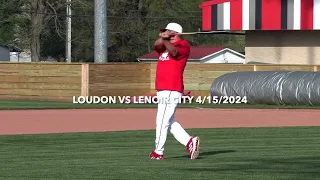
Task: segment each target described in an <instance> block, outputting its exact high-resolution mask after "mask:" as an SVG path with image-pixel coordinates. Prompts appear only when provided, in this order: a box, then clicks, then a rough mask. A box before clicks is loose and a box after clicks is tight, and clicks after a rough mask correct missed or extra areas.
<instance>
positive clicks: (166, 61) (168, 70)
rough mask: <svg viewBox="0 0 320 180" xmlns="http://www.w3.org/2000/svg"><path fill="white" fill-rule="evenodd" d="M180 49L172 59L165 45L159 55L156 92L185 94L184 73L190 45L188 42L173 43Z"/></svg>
mask: <svg viewBox="0 0 320 180" xmlns="http://www.w3.org/2000/svg"><path fill="white" fill-rule="evenodd" d="M173 45H174V46H175V47H176V48H177V49H178V55H177V56H176V57H172V56H171V55H170V53H169V52H168V51H167V50H166V48H165V46H164V45H163V46H162V48H161V49H160V50H157V49H155V51H157V52H158V53H159V58H158V64H157V71H156V82H155V88H156V90H158V91H160V90H170V91H178V92H181V93H183V91H184V83H183V72H184V69H185V66H186V64H187V60H188V58H189V54H190V44H189V43H188V41H186V40H178V41H176V42H174V43H173Z"/></svg>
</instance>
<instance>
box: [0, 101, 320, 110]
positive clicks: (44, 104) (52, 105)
mask: <svg viewBox="0 0 320 180" xmlns="http://www.w3.org/2000/svg"><path fill="white" fill-rule="evenodd" d="M156 107H157V104H119V103H117V104H73V103H72V102H52V101H28V100H0V110H11V109H92V108H99V109H101V108H156ZM179 107H180V108H255V109H257V108H259V109H320V106H304V105H297V106H289V105H286V106H285V105H259V104H258V105H252V104H208V103H206V104H199V103H192V104H188V103H186V104H180V105H179Z"/></svg>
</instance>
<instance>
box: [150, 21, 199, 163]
mask: <svg viewBox="0 0 320 180" xmlns="http://www.w3.org/2000/svg"><path fill="white" fill-rule="evenodd" d="M179 33H182V27H181V25H179V24H177V23H169V24H168V25H167V27H166V28H164V29H160V34H159V36H160V38H159V39H158V40H156V41H155V43H154V50H155V51H157V52H158V53H159V59H158V64H157V71H156V81H155V88H156V90H157V97H158V99H159V103H158V112H157V116H156V138H155V150H154V151H153V152H151V153H150V154H149V157H150V158H151V159H157V160H162V159H163V154H164V148H165V142H166V139H167V134H168V132H170V133H171V134H172V135H173V136H174V137H175V139H176V140H177V141H179V142H180V143H181V144H182V145H184V146H185V147H186V148H187V152H188V153H189V154H190V158H191V159H197V158H198V156H199V143H200V139H199V137H192V136H190V135H189V134H188V133H187V132H186V131H185V130H184V129H183V128H182V126H181V125H180V124H179V123H178V122H177V121H176V120H175V119H174V114H175V111H176V107H177V105H178V101H176V100H177V99H179V98H181V96H182V95H183V91H184V83H183V72H184V69H185V66H186V63H187V60H188V57H189V54H190V45H189V43H188V42H187V41H186V40H183V39H181V38H180V36H179ZM164 99H167V100H168V101H162V100H164Z"/></svg>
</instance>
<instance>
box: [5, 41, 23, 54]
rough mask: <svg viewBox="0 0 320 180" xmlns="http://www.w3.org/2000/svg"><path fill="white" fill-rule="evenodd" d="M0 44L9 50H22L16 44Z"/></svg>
mask: <svg viewBox="0 0 320 180" xmlns="http://www.w3.org/2000/svg"><path fill="white" fill-rule="evenodd" d="M0 46H2V47H6V48H8V49H9V50H10V52H22V50H21V49H20V48H18V47H17V46H14V45H10V44H3V43H1V42H0Z"/></svg>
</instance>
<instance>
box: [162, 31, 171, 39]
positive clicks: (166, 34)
mask: <svg viewBox="0 0 320 180" xmlns="http://www.w3.org/2000/svg"><path fill="white" fill-rule="evenodd" d="M160 37H161V38H162V39H170V37H171V36H170V34H169V33H168V32H163V33H160Z"/></svg>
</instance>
